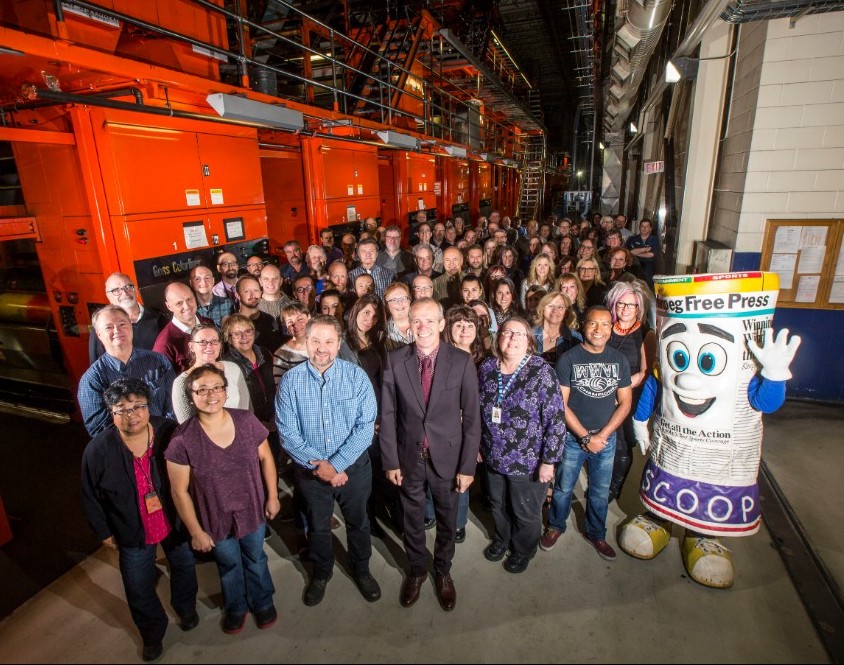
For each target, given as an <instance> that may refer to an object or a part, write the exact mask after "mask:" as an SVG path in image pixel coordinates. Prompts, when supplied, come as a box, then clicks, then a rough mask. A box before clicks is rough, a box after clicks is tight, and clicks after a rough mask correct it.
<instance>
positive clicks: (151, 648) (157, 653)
mask: <svg viewBox="0 0 844 665" xmlns="http://www.w3.org/2000/svg"><path fill="white" fill-rule="evenodd" d="M163 653H164V645H163V644H162V643H161V642H158V643H156V644H144V650H143V652H141V658H143V659H144V662H145V663H151V662H152V661H154V660H158V659H159V658H161V654H163Z"/></svg>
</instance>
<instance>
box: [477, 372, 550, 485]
mask: <svg viewBox="0 0 844 665" xmlns="http://www.w3.org/2000/svg"><path fill="white" fill-rule="evenodd" d="M478 373H479V376H480V397H481V418H482V419H483V435H482V436H481V452H482V454H483V457H484V461H485V462H486V464H487V465H488V466H489V467H490V468H491V469H493V470H494V471H497V472H498V473H501V474H503V475H507V476H517V475H533V474H535V473H536V471H537V469H538V468H539V465H540V464H543V463H544V464H557V463H558V462H559V461H560V460H561V459H562V457H563V443H564V442H565V438H566V419H565V416H564V411H563V398H562V396H561V395H560V386H559V383H558V381H557V376H556V374H555V373H554V370H553V369H552V368H551V367H550V366H549V365H548V363H546V362H545V361H544V360H542V358H541V357H540V356H530V357H529V358H528V361H527V363H525V365H524V367H522V369H521V370H520V371H519V373H518V374H517V375H516V377H515V378H514V379H513V382H512V383H510V385H509V387H508V386H507V383H508V381H509V380H510V376H509V375H504V376H503V380H502V386H503V387H505V388H506V390H505V393H504V398H503V400H502V402H501V405H500V406H501V414H502V415H501V423H498V424H496V423H493V422H492V409H493V407H494V406H497V405H498V360H497V359H496V358H488V359H487V360H485V361H484V362H483V363H481V367H480V369H479V371H478Z"/></svg>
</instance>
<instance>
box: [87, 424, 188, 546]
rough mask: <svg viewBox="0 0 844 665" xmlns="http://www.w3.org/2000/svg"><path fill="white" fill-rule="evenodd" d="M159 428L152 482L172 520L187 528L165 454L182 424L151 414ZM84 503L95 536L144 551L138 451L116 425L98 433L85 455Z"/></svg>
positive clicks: (156, 427) (171, 522)
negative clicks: (136, 461)
mask: <svg viewBox="0 0 844 665" xmlns="http://www.w3.org/2000/svg"><path fill="white" fill-rule="evenodd" d="M150 423H151V424H152V426H153V429H154V430H155V436H154V437H153V444H152V446H153V448H152V450H153V454H152V459H151V460H150V462H151V463H150V473H151V475H152V484H153V485H154V486H155V491H156V493H157V494H158V497H159V499H161V505H162V506H163V508H164V512H165V514H166V515H167V519H168V520H169V522H170V524H171V525H172V526H173V528H174V529H177V530H178V529H181V521H180V520H179V516H178V514H177V513H176V507H175V505H174V504H173V498H172V496H171V494H170V480H169V478H168V476H167V467H166V462H165V461H164V451H165V450H166V449H167V445H168V444H169V443H170V437H171V436H172V435H173V431H174V430H175V429H176V427H177V426H178V423H176V422H175V421H173V420H169V419H167V418H160V417H158V416H151V417H150ZM82 504H83V508H84V509H85V515H86V516H87V518H88V522H89V523H90V525H91V528H92V529H93V530H94V534H95V535H96V536H97V538H99V539H100V540H105V539H106V538H108V537H109V536H114V540H115V541H116V543H117V545H118V546H119V547H143V546H144V525H143V522H142V521H141V512H140V511H141V507H140V506H139V504H138V486H137V483H136V482H135V469H134V462H133V458H132V453H131V452H130V451H129V449H128V448H127V447H126V446H125V444H124V443H123V440H122V439H121V438H120V434H119V433H118V431H117V428H115V426H114V425H109V426H108V427H106V428H105V429H104V430H103V431H102V432H100V433H99V434H97V435H96V436H95V437H94V438H93V439H91V441H90V442H89V443H88V445H87V446H86V447H85V452H84V453H83V454H82Z"/></svg>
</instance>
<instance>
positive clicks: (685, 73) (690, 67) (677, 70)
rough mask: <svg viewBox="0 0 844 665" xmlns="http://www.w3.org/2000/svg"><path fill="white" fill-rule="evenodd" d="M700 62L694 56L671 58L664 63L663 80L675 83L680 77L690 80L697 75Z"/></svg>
mask: <svg viewBox="0 0 844 665" xmlns="http://www.w3.org/2000/svg"><path fill="white" fill-rule="evenodd" d="M699 64H700V62H699V61H698V60H697V59H695V58H684V57H677V58H671V59H670V60H669V61H668V64H666V65H665V82H666V83H677V81H680V80H681V79H682V80H684V81H690V80H692V79H693V78H694V77H695V76H697V70H698V66H699Z"/></svg>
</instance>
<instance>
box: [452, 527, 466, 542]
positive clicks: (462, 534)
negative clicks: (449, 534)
mask: <svg viewBox="0 0 844 665" xmlns="http://www.w3.org/2000/svg"><path fill="white" fill-rule="evenodd" d="M465 540H466V529H457V533H455V534H454V542H456V543H462V542H465Z"/></svg>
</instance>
